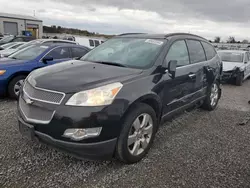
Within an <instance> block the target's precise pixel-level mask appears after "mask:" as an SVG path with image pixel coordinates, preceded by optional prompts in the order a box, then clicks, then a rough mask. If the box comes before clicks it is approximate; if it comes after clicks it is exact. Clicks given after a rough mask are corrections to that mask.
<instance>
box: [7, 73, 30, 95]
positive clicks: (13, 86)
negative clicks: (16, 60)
mask: <svg viewBox="0 0 250 188" xmlns="http://www.w3.org/2000/svg"><path fill="white" fill-rule="evenodd" d="M25 78H26V76H24V75H20V76H16V77H14V78H13V79H12V80H11V81H10V83H9V85H8V94H9V96H10V98H13V99H17V98H18V96H19V93H20V90H21V88H22V86H23V83H24V80H25Z"/></svg>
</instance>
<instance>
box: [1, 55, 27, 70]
mask: <svg viewBox="0 0 250 188" xmlns="http://www.w3.org/2000/svg"><path fill="white" fill-rule="evenodd" d="M26 62H27V60H17V59H11V58H5V57H4V58H0V68H2V67H9V66H15V65H20V64H23V63H26Z"/></svg>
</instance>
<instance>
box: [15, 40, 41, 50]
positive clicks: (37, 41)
mask: <svg viewBox="0 0 250 188" xmlns="http://www.w3.org/2000/svg"><path fill="white" fill-rule="evenodd" d="M42 42H43V41H42V40H33V41H30V42H27V43H25V44H23V45H21V46H19V47H18V48H17V49H19V50H20V49H24V48H26V47H28V46H30V45H35V44H41V43H42Z"/></svg>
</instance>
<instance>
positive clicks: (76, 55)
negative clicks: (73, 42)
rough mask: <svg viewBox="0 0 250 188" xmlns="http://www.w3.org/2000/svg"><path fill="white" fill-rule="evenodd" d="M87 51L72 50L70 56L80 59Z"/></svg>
mask: <svg viewBox="0 0 250 188" xmlns="http://www.w3.org/2000/svg"><path fill="white" fill-rule="evenodd" d="M87 52H88V51H87V50H86V49H84V48H72V56H73V58H76V57H82V56H84V55H85V54H86V53H87Z"/></svg>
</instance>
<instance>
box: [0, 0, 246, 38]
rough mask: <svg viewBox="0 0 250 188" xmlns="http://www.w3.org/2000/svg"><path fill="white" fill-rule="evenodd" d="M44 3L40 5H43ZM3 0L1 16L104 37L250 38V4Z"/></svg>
mask: <svg viewBox="0 0 250 188" xmlns="http://www.w3.org/2000/svg"><path fill="white" fill-rule="evenodd" d="M39 2H42V3H39ZM39 2H38V1H35V0H0V4H1V6H0V12H7V13H15V14H26V15H30V16H32V15H33V10H36V17H38V18H40V19H42V20H43V21H44V25H60V26H63V27H74V28H79V29H87V30H89V31H93V32H99V33H105V34H119V33H125V32H147V33H169V32H190V33H194V34H198V35H201V36H203V37H206V38H208V39H213V38H214V37H215V36H222V38H223V40H226V39H227V38H228V36H235V37H236V40H242V39H245V38H246V39H250V0H237V1H236V0H171V1H170V0H40V1H39Z"/></svg>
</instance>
